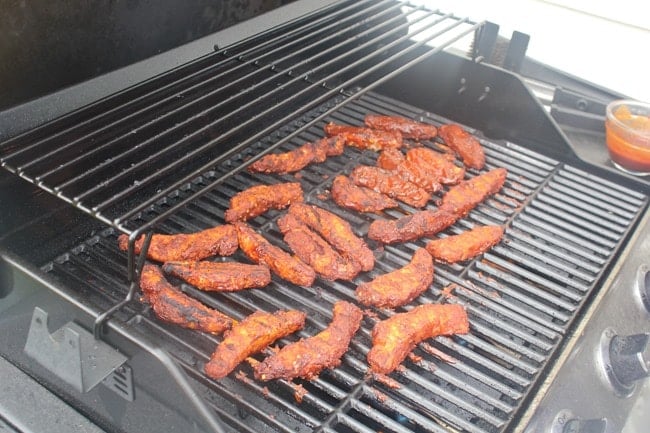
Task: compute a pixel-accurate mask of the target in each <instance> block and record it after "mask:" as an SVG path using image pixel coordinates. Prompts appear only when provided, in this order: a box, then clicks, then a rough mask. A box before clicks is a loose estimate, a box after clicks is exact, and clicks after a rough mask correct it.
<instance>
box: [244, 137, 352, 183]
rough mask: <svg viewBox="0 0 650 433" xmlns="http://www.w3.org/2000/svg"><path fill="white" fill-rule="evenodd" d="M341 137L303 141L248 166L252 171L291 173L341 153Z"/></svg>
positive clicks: (342, 146)
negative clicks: (288, 149)
mask: <svg viewBox="0 0 650 433" xmlns="http://www.w3.org/2000/svg"><path fill="white" fill-rule="evenodd" d="M344 144H345V142H344V140H343V138H341V137H338V136H334V137H326V138H323V139H321V140H318V141H316V142H314V143H305V144H303V145H302V146H300V147H298V148H297V149H294V150H291V151H289V152H284V153H277V154H270V155H266V156H264V157H263V158H261V159H259V160H257V161H255V162H254V163H253V164H251V165H250V166H249V167H248V171H250V172H253V173H278V174H285V173H293V172H296V171H299V170H302V169H303V168H305V167H306V166H307V165H309V164H311V163H319V162H323V161H325V159H326V158H327V157H328V156H336V155H341V154H342V153H343V149H344Z"/></svg>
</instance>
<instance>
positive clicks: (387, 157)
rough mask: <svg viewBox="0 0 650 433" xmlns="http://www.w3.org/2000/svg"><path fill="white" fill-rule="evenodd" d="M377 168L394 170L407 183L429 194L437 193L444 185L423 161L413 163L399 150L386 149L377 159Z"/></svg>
mask: <svg viewBox="0 0 650 433" xmlns="http://www.w3.org/2000/svg"><path fill="white" fill-rule="evenodd" d="M398 154H399V155H398ZM377 166H378V167H380V168H383V169H386V170H392V171H393V172H394V173H396V174H397V175H398V176H399V177H401V178H402V179H404V180H405V181H407V182H411V183H413V184H414V185H417V186H419V187H420V188H422V189H423V190H425V191H427V192H430V193H432V192H437V191H440V190H441V189H442V185H441V184H440V182H438V180H437V178H436V177H435V173H433V172H432V168H431V167H428V166H427V165H426V164H424V163H423V162H422V161H412V160H408V159H406V158H405V157H404V155H403V154H402V152H400V151H399V150H397V149H386V150H384V151H382V152H381V154H380V155H379V158H377Z"/></svg>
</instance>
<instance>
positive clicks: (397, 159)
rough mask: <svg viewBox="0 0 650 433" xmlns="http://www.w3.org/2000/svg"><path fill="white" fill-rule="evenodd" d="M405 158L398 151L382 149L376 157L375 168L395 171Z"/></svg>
mask: <svg viewBox="0 0 650 433" xmlns="http://www.w3.org/2000/svg"><path fill="white" fill-rule="evenodd" d="M404 161H406V157H405V156H404V154H403V153H402V151H401V150H399V149H384V150H382V151H381V152H380V153H379V156H378V157H377V167H379V168H383V169H385V170H395V169H396V168H397V167H399V166H400V164H402V163H403V162H404Z"/></svg>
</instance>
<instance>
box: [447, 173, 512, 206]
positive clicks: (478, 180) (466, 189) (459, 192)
mask: <svg viewBox="0 0 650 433" xmlns="http://www.w3.org/2000/svg"><path fill="white" fill-rule="evenodd" d="M507 175H508V171H507V170H506V169H505V168H495V169H493V170H490V171H488V172H486V173H483V174H481V175H479V176H476V177H473V178H472V179H469V180H466V181H464V182H461V183H460V184H458V185H456V186H454V187H452V188H450V189H449V191H448V192H447V194H445V195H444V196H442V204H441V205H440V209H441V210H446V211H449V212H453V213H455V214H457V215H458V216H459V218H460V217H462V216H465V215H466V214H467V213H468V212H469V211H470V210H472V209H474V208H475V207H476V206H477V205H478V204H479V203H480V202H482V201H483V200H484V199H485V198H486V197H487V196H489V195H492V194H495V193H496V192H498V191H499V190H500V189H501V187H503V184H504V182H505V181H506V176H507Z"/></svg>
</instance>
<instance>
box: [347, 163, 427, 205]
mask: <svg viewBox="0 0 650 433" xmlns="http://www.w3.org/2000/svg"><path fill="white" fill-rule="evenodd" d="M350 179H351V180H352V182H354V183H355V184H356V185H358V186H365V187H366V188H370V189H373V190H375V191H377V192H380V193H382V194H386V195H387V196H389V197H391V198H394V199H397V200H400V201H403V202H404V203H406V204H409V205H411V206H413V207H423V206H425V205H426V204H427V202H428V201H429V198H430V197H431V196H430V195H429V193H428V192H426V191H425V190H424V189H422V188H420V187H419V186H417V185H415V184H414V183H412V182H409V181H406V180H404V179H402V178H401V177H400V176H399V175H398V174H396V173H395V172H392V171H388V170H383V169H381V168H378V167H370V166H368V165H359V166H357V167H355V168H354V170H352V173H350Z"/></svg>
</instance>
